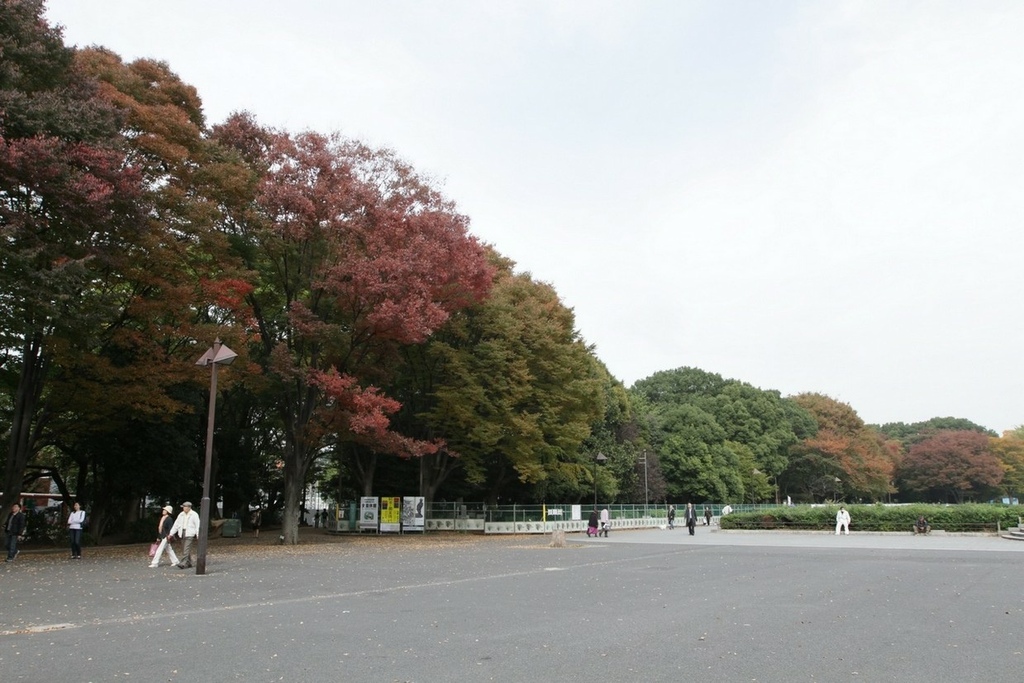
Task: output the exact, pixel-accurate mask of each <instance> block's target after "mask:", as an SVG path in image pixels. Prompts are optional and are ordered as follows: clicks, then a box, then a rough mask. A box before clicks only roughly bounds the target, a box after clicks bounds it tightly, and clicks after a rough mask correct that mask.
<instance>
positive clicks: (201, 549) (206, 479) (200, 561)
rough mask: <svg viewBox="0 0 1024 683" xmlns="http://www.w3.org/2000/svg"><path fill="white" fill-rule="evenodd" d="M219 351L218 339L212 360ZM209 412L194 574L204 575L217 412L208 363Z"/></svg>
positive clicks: (214, 371)
mask: <svg viewBox="0 0 1024 683" xmlns="http://www.w3.org/2000/svg"><path fill="white" fill-rule="evenodd" d="M218 351H220V339H217V340H216V341H214V342H213V356H212V357H213V358H216V357H217V352H218ZM210 367H211V370H210V412H209V414H208V415H207V418H206V464H205V465H204V467H203V500H202V502H201V503H200V505H199V546H198V548H197V549H196V574H205V573H206V541H207V538H209V535H210V469H211V465H212V463H213V416H214V414H215V413H216V412H217V363H215V362H213V361H211V362H210Z"/></svg>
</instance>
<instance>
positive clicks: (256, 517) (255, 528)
mask: <svg viewBox="0 0 1024 683" xmlns="http://www.w3.org/2000/svg"><path fill="white" fill-rule="evenodd" d="M262 523H263V508H261V507H259V508H256V510H255V512H253V513H252V537H253V538H259V537H260V525H261V524H262Z"/></svg>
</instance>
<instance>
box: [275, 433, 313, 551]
mask: <svg viewBox="0 0 1024 683" xmlns="http://www.w3.org/2000/svg"><path fill="white" fill-rule="evenodd" d="M289 450H291V451H292V452H291V453H289V455H288V456H287V457H286V458H285V461H284V518H283V519H282V520H281V536H282V537H283V538H284V543H285V544H286V545H295V544H296V543H298V542H299V511H300V508H299V505H300V501H301V498H302V490H303V489H304V488H305V481H306V470H307V469H308V467H307V465H308V463H307V460H306V457H305V456H304V455H303V454H300V453H298V452H296V451H297V450H298V446H297V445H295V444H292V445H291V446H289Z"/></svg>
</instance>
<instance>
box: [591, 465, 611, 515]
mask: <svg viewBox="0 0 1024 683" xmlns="http://www.w3.org/2000/svg"><path fill="white" fill-rule="evenodd" d="M607 459H608V457H607V456H606V455H605V454H604V453H602V452H601V451H598V452H597V455H595V456H594V509H595V510H596V509H597V466H598V465H599V464H601V465H603V464H604V462H605V461H606V460H607Z"/></svg>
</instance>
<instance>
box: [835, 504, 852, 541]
mask: <svg viewBox="0 0 1024 683" xmlns="http://www.w3.org/2000/svg"><path fill="white" fill-rule="evenodd" d="M840 529H843V530H844V531H845V532H846V535H847V536H849V535H850V513H849V512H847V511H846V508H844V507H843V506H842V505H840V506H839V512H837V513H836V536H838V535H839V530H840Z"/></svg>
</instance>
